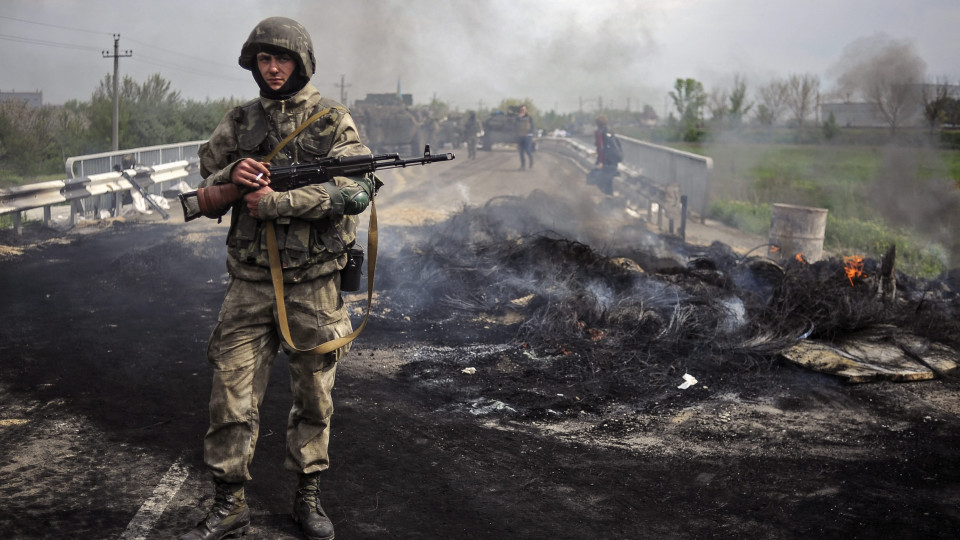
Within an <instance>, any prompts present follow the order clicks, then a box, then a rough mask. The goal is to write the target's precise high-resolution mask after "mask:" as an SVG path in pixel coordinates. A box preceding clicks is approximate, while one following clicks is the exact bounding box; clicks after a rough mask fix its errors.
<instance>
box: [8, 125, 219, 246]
mask: <svg viewBox="0 0 960 540" xmlns="http://www.w3.org/2000/svg"><path fill="white" fill-rule="evenodd" d="M203 142H204V141H189V142H185V143H177V144H169V145H161V146H150V147H144V148H133V149H129V150H121V151H118V152H104V153H101V154H91V155H86V156H76V157H70V158H67V160H66V171H67V178H66V179H64V180H52V181H48V182H39V183H36V184H29V185H24V186H16V187H12V188H5V189H0V215H5V214H10V215H12V216H13V226H14V229H16V231H17V232H18V233H20V232H21V231H22V220H23V214H24V213H25V212H27V211H30V210H35V209H43V222H44V225H48V226H49V224H50V221H51V216H52V210H53V209H54V208H57V207H66V206H68V205H69V218H68V219H69V223H68V224H69V225H71V226H72V225H75V224H76V222H77V218H78V216H84V217H87V216H91V215H92V216H94V217H95V218H100V217H102V216H104V215H108V216H110V217H116V216H119V215H120V212H121V209H122V207H123V202H124V197H125V196H126V195H127V194H128V193H129V192H130V191H131V190H136V191H137V192H138V193H141V194H142V195H144V196H147V197H149V196H150V195H157V194H160V193H162V192H163V189H164V184H168V183H170V182H174V181H176V182H181V181H182V182H185V183H186V184H187V185H188V186H190V187H195V186H196V185H197V184H198V183H199V181H200V175H199V170H198V169H199V167H198V163H199V159H198V158H197V150H198V148H199V147H200V144H202V143H203ZM134 181H136V183H137V185H136V186H134V185H133V183H132V182H134ZM64 210H65V209H64Z"/></svg>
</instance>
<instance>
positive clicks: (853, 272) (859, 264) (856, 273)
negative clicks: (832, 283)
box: [843, 255, 863, 287]
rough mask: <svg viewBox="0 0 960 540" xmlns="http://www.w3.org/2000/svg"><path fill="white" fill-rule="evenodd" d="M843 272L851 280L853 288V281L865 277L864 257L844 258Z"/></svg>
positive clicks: (852, 256)
mask: <svg viewBox="0 0 960 540" xmlns="http://www.w3.org/2000/svg"><path fill="white" fill-rule="evenodd" d="M843 270H844V272H846V274H847V279H848V280H850V286H851V287H853V279H854V278H858V277H861V276H863V257H862V256H861V255H851V256H849V257H844V258H843Z"/></svg>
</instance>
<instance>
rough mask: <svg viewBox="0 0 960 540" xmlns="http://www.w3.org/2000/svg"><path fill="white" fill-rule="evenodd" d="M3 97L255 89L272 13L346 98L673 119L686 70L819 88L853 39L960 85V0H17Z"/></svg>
mask: <svg viewBox="0 0 960 540" xmlns="http://www.w3.org/2000/svg"><path fill="white" fill-rule="evenodd" d="M2 6H3V10H2V11H0V46H2V51H3V54H0V90H2V91H5V92H10V91H20V92H30V91H36V90H40V91H42V92H43V99H44V103H49V104H62V103H64V102H65V101H67V100H70V99H77V100H81V101H84V100H88V99H89V98H90V96H91V94H92V93H93V91H94V90H95V89H96V88H97V87H98V86H99V84H100V81H102V80H103V78H104V76H106V75H107V74H109V73H112V71H113V61H112V60H111V59H109V58H104V55H103V52H104V51H107V52H108V53H109V54H112V53H113V34H120V51H121V54H123V53H124V52H125V51H127V50H129V51H132V56H130V57H125V58H121V59H120V75H121V77H125V76H129V77H132V78H133V79H134V80H136V81H138V82H143V81H145V80H146V79H147V77H149V76H150V75H151V74H154V73H159V74H160V75H161V76H162V77H163V78H164V79H166V80H168V81H170V82H171V86H172V89H173V90H176V91H179V92H180V94H181V96H182V97H184V98H188V99H195V100H204V99H207V98H211V99H219V98H222V97H236V98H244V99H246V98H249V97H253V96H255V95H256V86H255V83H254V82H253V79H252V77H250V75H249V72H247V71H244V70H243V69H241V68H240V67H239V66H238V65H237V63H236V62H237V57H238V56H239V52H240V47H241V45H242V44H243V42H244V40H245V39H246V37H247V35H248V34H249V33H250V30H251V29H252V28H253V27H254V26H255V25H256V23H257V22H259V21H260V20H261V19H263V18H265V17H269V16H273V15H282V16H287V17H292V18H294V19H297V20H299V21H300V22H302V23H303V24H304V25H305V26H306V27H307V29H308V30H309V31H310V33H311V34H312V36H313V41H314V48H315V50H316V55H317V59H318V63H319V66H318V69H317V74H316V75H314V77H313V80H312V82H313V84H314V85H315V86H317V88H319V89H320V91H321V92H322V93H324V94H326V95H329V96H331V97H333V98H335V99H339V98H340V93H341V89H340V87H339V85H340V82H341V76H342V77H343V81H344V82H345V83H346V85H348V86H347V87H346V89H345V90H346V94H347V101H348V104H349V103H352V102H353V100H354V99H357V98H362V97H363V96H365V95H366V94H367V93H382V92H395V91H396V89H397V84H398V81H399V83H400V85H401V89H402V91H403V93H411V94H413V97H414V101H415V102H417V103H425V102H428V101H430V99H431V98H433V97H436V98H437V99H440V100H442V101H445V102H447V103H450V104H451V105H452V106H454V107H456V108H458V109H459V110H466V109H474V108H477V107H479V106H482V107H485V108H489V107H491V106H496V105H497V104H499V103H500V101H501V100H503V99H505V98H530V99H532V100H533V102H534V104H535V105H536V106H537V107H538V108H540V109H541V110H550V109H555V110H558V111H561V112H567V111H574V110H577V109H578V108H580V107H582V108H583V109H584V110H587V111H591V110H594V109H595V108H596V107H597V103H598V101H599V100H602V101H603V102H604V105H607V106H613V107H616V108H621V109H622V108H625V107H626V106H627V104H628V100H629V104H630V107H631V109H634V110H636V109H638V108H640V107H641V106H642V105H643V104H649V105H652V106H653V107H654V108H656V109H657V110H658V112H661V113H662V112H663V109H664V106H665V100H666V96H667V93H668V92H669V91H670V89H671V88H672V87H673V82H674V81H675V80H676V79H677V78H681V77H682V78H687V77H692V78H695V79H697V80H700V81H701V82H703V83H704V85H705V86H706V88H707V90H708V91H710V90H711V89H713V88H724V87H726V88H729V87H730V86H731V84H732V81H733V75H734V74H735V73H739V74H742V75H744V76H746V79H747V83H748V88H752V89H755V88H756V87H758V86H760V85H762V84H765V83H767V82H769V81H770V80H772V79H774V78H778V77H786V76H788V75H790V74H795V73H798V74H807V73H809V74H815V75H818V76H820V78H821V88H822V89H823V90H829V89H830V87H831V84H832V79H831V74H830V69H831V67H832V66H833V65H834V64H835V63H836V62H837V61H838V60H839V59H840V57H841V54H842V52H843V50H844V47H846V46H847V45H848V44H850V43H852V42H854V41H855V40H857V39H860V38H865V37H870V36H875V35H877V34H885V35H886V36H888V37H889V38H891V39H894V40H898V41H906V42H908V43H910V44H911V45H912V46H913V47H914V50H915V51H916V53H917V55H918V56H919V57H920V58H922V59H923V61H925V62H926V64H927V70H926V71H927V75H928V77H929V78H930V79H933V78H935V77H938V76H940V77H942V76H946V77H948V78H949V80H950V82H952V83H960V54H958V52H960V37H958V31H957V29H958V28H960V0H912V1H908V0H635V1H618V0H340V1H332V0H322V1H321V0H285V1H282V2H263V1H253V0H162V1H161V0H155V1H149V2H148V1H136V0H3V1H2Z"/></svg>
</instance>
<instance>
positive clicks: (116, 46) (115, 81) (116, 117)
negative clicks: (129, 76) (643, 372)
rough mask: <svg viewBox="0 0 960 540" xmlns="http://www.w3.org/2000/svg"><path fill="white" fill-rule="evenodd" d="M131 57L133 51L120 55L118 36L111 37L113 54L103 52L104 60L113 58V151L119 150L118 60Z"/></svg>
mask: <svg viewBox="0 0 960 540" xmlns="http://www.w3.org/2000/svg"><path fill="white" fill-rule="evenodd" d="M128 56H133V51H130V50H126V51H123V54H120V34H114V35H113V54H112V55H111V54H110V51H103V57H104V58H113V151H114V152H116V151H117V150H120V58H121V57H124V58H125V57H128Z"/></svg>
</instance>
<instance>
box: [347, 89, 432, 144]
mask: <svg viewBox="0 0 960 540" xmlns="http://www.w3.org/2000/svg"><path fill="white" fill-rule="evenodd" d="M412 107H413V96H412V95H411V94H403V95H398V94H390V93H388V94H367V97H366V98H365V99H358V100H357V101H356V102H354V104H353V106H352V107H350V112H351V114H352V115H353V119H354V121H356V123H357V127H358V128H359V130H360V140H361V141H362V142H363V143H364V144H365V145H367V146H368V147H369V148H370V149H371V150H372V151H373V152H374V153H378V154H380V153H387V152H398V153H401V154H416V153H417V152H421V151H422V150H423V144H424V143H425V141H424V138H423V134H422V122H421V120H420V118H419V115H418V114H417V112H416V111H414V110H413V108H412Z"/></svg>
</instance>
